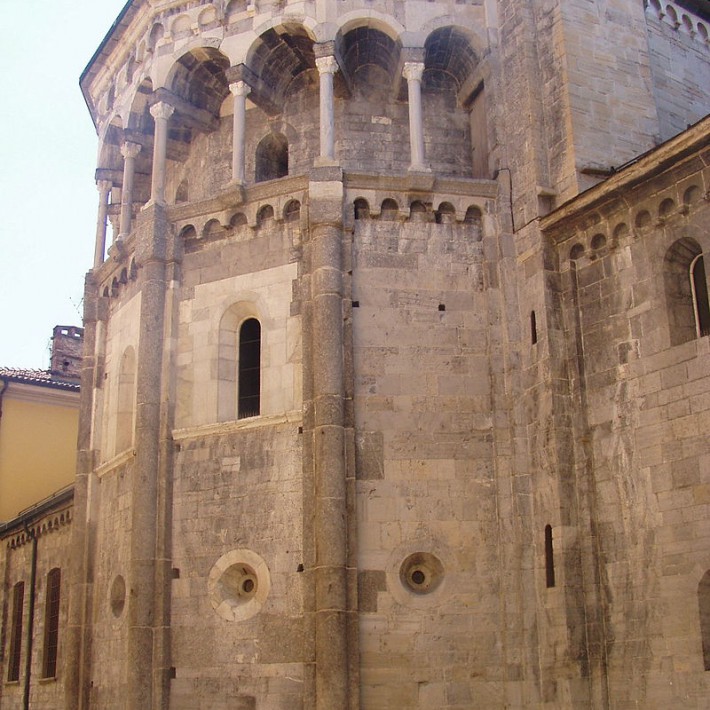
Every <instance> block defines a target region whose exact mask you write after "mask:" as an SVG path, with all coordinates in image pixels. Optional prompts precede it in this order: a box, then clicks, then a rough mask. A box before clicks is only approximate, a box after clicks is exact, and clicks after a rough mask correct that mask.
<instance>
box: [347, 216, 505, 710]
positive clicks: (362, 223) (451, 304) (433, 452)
mask: <svg viewBox="0 0 710 710" xmlns="http://www.w3.org/2000/svg"><path fill="white" fill-rule="evenodd" d="M481 236H482V235H481V230H480V226H473V225H467V224H441V225H437V224H432V223H427V222H419V223H417V222H412V221H410V222H408V223H404V224H401V223H397V222H386V221H382V220H381V219H380V220H379V221H375V220H358V221H356V223H355V232H354V245H353V249H354V262H353V266H354V271H353V298H354V299H355V301H356V302H357V303H358V306H357V307H354V308H353V341H354V366H355V372H356V380H355V417H356V427H357V430H356V442H357V451H358V457H357V477H358V479H359V480H358V488H357V490H358V495H357V498H358V506H357V507H358V539H359V560H358V566H359V570H360V571H359V581H360V584H359V587H360V600H359V601H360V611H361V617H360V628H361V637H360V638H361V673H362V703H363V706H364V707H367V708H370V709H373V710H374V709H376V708H383V709H384V708H392V707H427V706H428V707H438V708H447V707H466V706H472V705H475V706H478V707H483V706H489V707H491V706H495V705H498V704H500V703H501V702H502V698H503V694H504V689H503V687H502V686H501V684H500V682H499V681H500V680H501V676H500V675H499V672H498V669H499V668H500V664H501V663H502V658H501V656H500V647H501V643H502V639H501V629H502V625H503V617H502V615H501V608H500V606H499V597H498V592H499V578H498V575H497V574H496V573H495V572H492V571H493V570H495V569H496V568H497V564H498V563H497V560H498V555H499V548H498V540H497V538H496V534H495V532H494V531H495V530H496V528H497V526H496V522H495V521H496V495H495V481H494V467H493V456H494V448H493V443H492V427H493V422H492V416H493V415H492V412H491V406H490V402H491V391H490V363H489V359H488V348H489V342H488V337H489V331H488V328H487V325H488V324H487V312H488V306H487V300H488V294H487V292H486V285H488V279H487V274H486V267H485V263H484V258H483V244H482V242H481ZM418 553H419V554H421V553H424V556H423V558H422V559H423V564H424V565H425V573H426V574H428V575H430V576H431V580H432V585H433V586H434V587H435V588H434V589H433V590H432V591H430V592H428V593H417V591H416V590H415V591H413V589H412V585H411V584H409V585H408V583H407V581H406V578H407V574H408V569H409V568H408V566H407V560H410V561H411V556H412V555H415V556H416V555H417V554H418ZM427 555H433V556H434V557H435V558H436V559H438V560H439V561H440V563H441V568H440V569H439V568H436V566H435V565H434V564H433V562H431V560H428V558H427V557H426V556H427ZM429 563H431V565H432V566H431V567H429V568H426V565H427V564H429ZM415 584H416V582H415ZM437 584H438V586H436V585H437ZM472 641H473V643H472Z"/></svg>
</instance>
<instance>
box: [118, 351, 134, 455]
mask: <svg viewBox="0 0 710 710" xmlns="http://www.w3.org/2000/svg"><path fill="white" fill-rule="evenodd" d="M116 404H117V407H116V452H117V453H118V452H120V451H125V450H126V449H128V448H130V447H131V445H132V444H133V419H134V413H135V408H136V356H135V352H134V350H133V348H132V347H127V348H126V349H125V350H124V352H123V356H122V357H121V364H120V367H119V372H118V387H117V396H116Z"/></svg>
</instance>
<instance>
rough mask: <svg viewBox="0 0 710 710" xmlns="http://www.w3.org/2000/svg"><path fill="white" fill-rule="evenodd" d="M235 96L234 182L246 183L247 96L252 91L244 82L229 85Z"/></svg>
mask: <svg viewBox="0 0 710 710" xmlns="http://www.w3.org/2000/svg"><path fill="white" fill-rule="evenodd" d="M229 90H230V91H231V92H232V95H233V96H234V124H233V125H234V128H233V137H232V182H234V183H238V184H240V185H241V184H243V183H244V136H245V133H246V109H247V96H248V95H249V92H250V91H251V89H250V88H249V86H248V85H247V84H246V83H245V82H243V81H235V82H234V83H233V84H230V85H229Z"/></svg>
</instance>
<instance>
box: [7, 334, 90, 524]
mask: <svg viewBox="0 0 710 710" xmlns="http://www.w3.org/2000/svg"><path fill="white" fill-rule="evenodd" d="M82 334H83V331H82V329H81V328H74V327H65V326H57V328H55V329H54V336H53V339H52V343H53V352H52V364H51V366H50V368H49V369H48V370H26V369H16V368H0V522H4V521H9V520H12V519H13V518H15V517H16V516H18V515H19V513H20V512H21V511H22V510H24V509H25V508H27V507H29V506H31V505H34V504H35V503H37V501H40V500H42V499H44V498H46V497H47V496H50V495H51V494H52V493H54V492H56V491H58V490H59V489H61V488H63V487H65V486H68V485H70V484H72V483H73V481H74V472H75V467H76V437H77V431H78V421H79V380H78V363H79V361H80V350H81V336H82Z"/></svg>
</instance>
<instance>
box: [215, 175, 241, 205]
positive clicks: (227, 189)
mask: <svg viewBox="0 0 710 710" xmlns="http://www.w3.org/2000/svg"><path fill="white" fill-rule="evenodd" d="M244 190H245V183H244V180H230V181H229V182H228V183H225V184H224V185H222V188H221V189H220V191H219V193H220V202H223V203H224V206H225V207H228V206H230V205H234V204H237V205H240V204H242V203H243V202H245V194H244ZM235 193H237V195H238V199H237V201H236V202H235V201H234V198H235Z"/></svg>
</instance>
